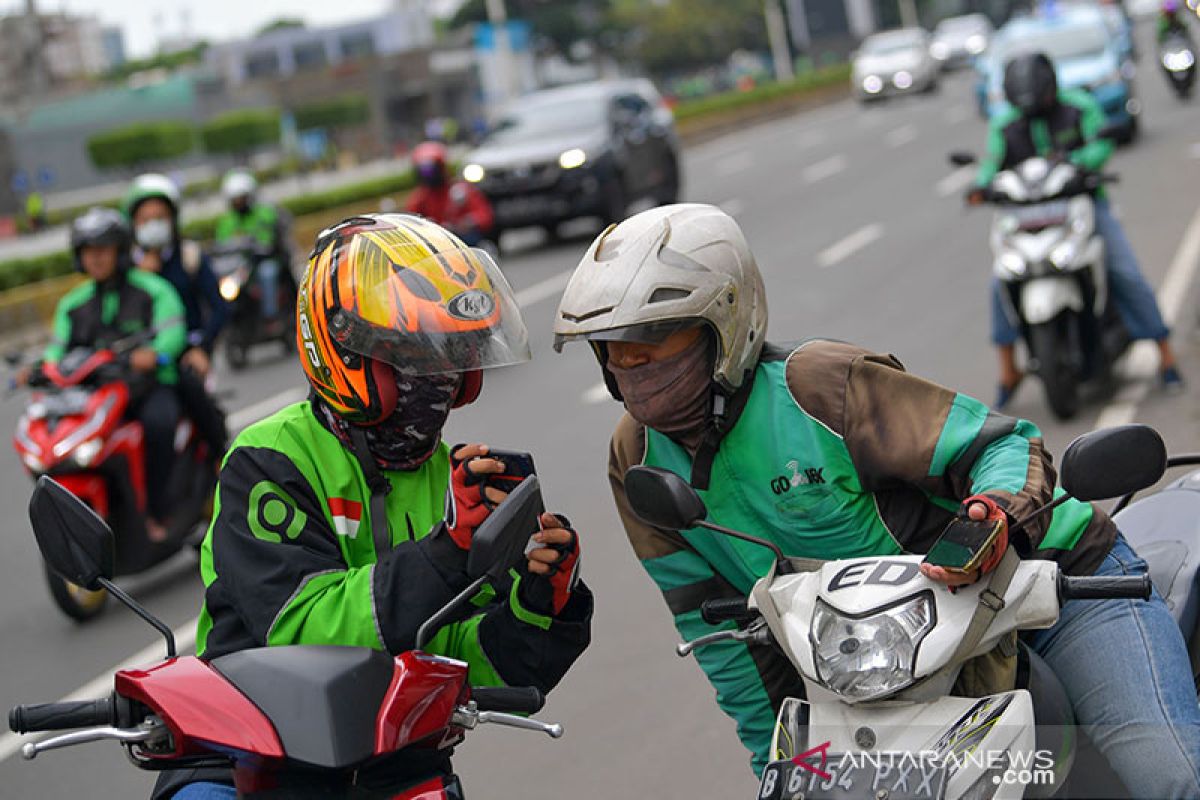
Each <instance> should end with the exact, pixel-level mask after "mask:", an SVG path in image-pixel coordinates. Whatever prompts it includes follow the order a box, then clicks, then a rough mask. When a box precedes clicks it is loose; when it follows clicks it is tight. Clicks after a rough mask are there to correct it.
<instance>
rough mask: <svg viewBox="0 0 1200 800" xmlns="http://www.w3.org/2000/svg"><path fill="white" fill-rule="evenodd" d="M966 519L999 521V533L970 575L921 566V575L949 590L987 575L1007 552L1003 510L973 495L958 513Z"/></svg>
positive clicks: (964, 502) (983, 497)
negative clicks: (943, 585) (978, 566)
mask: <svg viewBox="0 0 1200 800" xmlns="http://www.w3.org/2000/svg"><path fill="white" fill-rule="evenodd" d="M959 513H960V514H962V515H964V516H965V517H966V518H967V519H969V520H972V521H974V522H982V521H984V520H1000V521H1001V523H1002V524H1001V526H1000V533H999V535H998V536H996V541H995V542H993V543H992V546H991V548H990V549H989V550H988V553H987V555H986V556H984V558H983V563H982V564H981V565H980V568H979V569H977V570H975V571H974V572H970V573H966V574H964V573H961V572H951V571H950V570H948V569H945V568H944V567H935V566H933V565H932V564H921V574H922V575H924V576H925V577H926V578H929V579H930V580H931V581H937V582H938V583H942V584H945V585H946V586H948V587H950V588H951V589H957V588H958V587H960V586H968V585H970V584H972V583H975V581H977V580H979V579H980V578H982V577H983V576H984V575H986V574H987V573H989V572H991V571H992V570H994V569H995V568H996V565H997V564H999V563H1000V559H1001V558H1003V557H1004V553H1005V551H1006V550H1008V515H1007V514H1005V513H1004V509H1002V508H1000V506H998V505H996V502H995V501H994V500H992V499H991V498H989V497H985V496H983V495H975V496H974V497H968V498H967V499H966V500H964V501H963V505H962V509H961V510H960V511H959Z"/></svg>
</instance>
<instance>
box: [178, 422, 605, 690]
mask: <svg viewBox="0 0 1200 800" xmlns="http://www.w3.org/2000/svg"><path fill="white" fill-rule="evenodd" d="M383 475H384V476H385V477H386V478H387V479H388V481H389V482H390V484H391V486H392V489H391V492H390V493H389V494H388V495H387V513H388V523H389V528H390V533H391V542H390V548H389V549H388V550H387V552H384V553H378V552H376V548H375V543H374V541H373V539H372V535H371V519H370V489H369V487H368V484H367V481H366V479H365V478H364V477H363V473H362V469H361V467H360V466H359V464H358V461H357V460H356V459H355V458H354V456H353V455H352V454H351V453H350V452H349V451H347V450H346V448H344V447H343V446H342V444H341V442H340V441H339V440H338V439H337V438H336V437H335V436H334V435H333V434H332V433H330V432H329V431H328V430H327V429H326V428H325V427H324V426H323V425H322V424H321V423H320V422H319V421H318V420H317V418H316V416H315V414H314V413H313V409H312V406H311V405H310V403H309V402H308V401H305V402H302V403H297V404H295V405H292V406H289V407H287V408H284V409H283V410H281V411H279V412H278V413H276V414H275V415H273V416H271V417H269V418H267V419H265V420H263V421H261V422H259V423H257V424H255V425H252V426H251V427H249V428H247V429H246V430H245V431H243V432H242V433H241V435H239V436H238V438H237V440H236V441H235V442H234V444H233V447H232V449H231V450H230V451H229V453H228V454H227V455H226V458H225V463H224V466H223V467H222V469H221V476H220V481H219V483H218V489H217V502H216V507H215V509H214V516H213V521H212V525H211V526H210V528H209V530H208V535H207V536H206V537H205V540H204V545H203V547H202V550H201V558H200V569H201V575H202V577H203V579H204V583H205V586H206V587H207V590H206V592H205V599H204V609H203V611H202V612H201V615H200V623H199V629H198V632H197V637H196V639H197V640H196V652H197V655H200V656H202V657H204V658H215V657H217V656H220V655H223V654H225V653H230V652H233V651H236V650H241V649H244V648H249V647H261V646H263V645H288V644H324V645H346V646H357V647H371V648H375V649H379V650H384V651H387V652H389V653H401V652H404V651H406V650H411V649H412V648H413V645H414V641H415V639H416V633H417V629H418V628H419V627H420V626H421V624H422V623H423V622H424V621H425V620H426V619H428V618H429V617H430V616H432V615H433V613H434V612H435V611H437V610H438V609H439V608H441V607H442V606H443V605H445V604H446V603H447V602H448V601H449V600H450V599H451V598H453V597H454V596H455V595H456V594H458V593H459V592H460V591H462V590H463V589H464V588H466V586H467V584H468V583H470V581H469V580H468V578H467V576H466V574H465V567H466V553H465V551H463V550H461V549H459V548H458V546H457V545H455V544H454V542H453V540H451V538H450V536H449V535H448V534H447V533H446V531H445V527H444V525H442V524H441V523H442V520H443V518H444V516H445V509H446V502H447V491H448V487H449V479H450V460H449V455H448V449H447V447H446V445H445V444H442V445H440V446H439V448H438V451H437V452H436V453H435V454H434V456H433V457H432V458H431V459H430V460H429V461H427V462H426V463H425V464H423V465H422V466H421V467H420V468H418V469H416V470H413V471H393V470H385V471H383ZM534 580H540V578H537V577H529V576H521V575H519V574H517V575H515V577H514V580H513V582H512V583H511V586H504V587H498V588H500V592H501V595H500V596H498V597H497V596H496V594H495V592H494V591H491V592H484V593H483V596H482V597H480V598H477V606H478V607H479V610H478V612H477V613H475V614H474V615H473V616H471V617H470V618H469V619H466V620H465V621H461V622H455V623H451V624H448V625H446V626H445V627H443V628H442V629H441V630H440V631H439V632H438V633H437V634H436V636H435V637H434V638H433V640H432V641H431V642H430V644H429V645H427V646H426V648H425V649H426V650H427V651H428V652H431V653H436V654H439V655H444V656H448V657H451V658H456V659H460V660H462V661H465V662H467V663H468V664H469V666H470V671H469V680H470V681H471V684H472V685H475V686H492V685H513V686H536V687H537V688H539V689H541V690H542V691H544V692H548V691H550V689H552V688H553V687H554V686H555V685H556V684H557V683H558V682H559V680H560V679H561V678H562V676H563V675H564V674H565V673H566V671H567V669H568V668H569V667H570V666H571V664H572V663H573V662H574V661H575V659H576V658H578V657H579V655H580V654H581V653H582V652H583V650H584V649H585V648H586V647H587V645H588V642H589V638H590V628H591V613H592V597H591V593H590V591H589V590H588V589H587V587H586V586H584V585H583V584H582V583H581V584H579V586H578V588H577V590H576V591H575V592H573V594H572V599H571V601H570V602H569V603H568V604H567V606H566V607H565V608H564V609H563V611H562V613H561V614H559V615H558V616H551V615H550V614H548V613H546V610H545V609H541V608H537V607H535V606H534V604H532V603H529V602H526V592H525V591H523V587H524V586H525V585H527V584H528V582H529V581H534Z"/></svg>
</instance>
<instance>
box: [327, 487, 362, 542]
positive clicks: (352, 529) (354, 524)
mask: <svg viewBox="0 0 1200 800" xmlns="http://www.w3.org/2000/svg"><path fill="white" fill-rule="evenodd" d="M329 514H330V516H332V517H333V529H334V530H335V531H337V533H338V535H339V536H349V537H350V538H351V539H353V538H354V537H355V536H357V535H358V523H359V522H361V521H362V503H356V502H354V501H353V500H346V499H344V498H341V497H331V498H329Z"/></svg>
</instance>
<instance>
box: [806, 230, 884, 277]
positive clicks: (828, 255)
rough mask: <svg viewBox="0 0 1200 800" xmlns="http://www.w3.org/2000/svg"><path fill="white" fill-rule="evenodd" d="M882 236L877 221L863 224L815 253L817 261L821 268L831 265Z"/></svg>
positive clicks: (843, 259)
mask: <svg viewBox="0 0 1200 800" xmlns="http://www.w3.org/2000/svg"><path fill="white" fill-rule="evenodd" d="M881 236H883V226H882V225H880V224H879V223H878V222H875V223H872V224H870V225H864V226H863V227H861V228H859V229H858V230H856V231H855V232H854V233H852V234H850V235H849V236H847V237H846V238H844V239H842V240H841V241H839V242H835V243H834V244H832V245H830V246H829V247H827V248H825V249H824V250H822V251H821V252H820V253H818V254H817V263H818V264H819V265H820V266H821V268H822V269H825V268H827V267H832V266H834V265H835V264H838V263H840V262H842V261H845V260H846V259H847V258H849V257H850V256H852V255H854V254H855V253H857V252H858V251H859V250H862V249H863V248H864V247H866V246H867V245H869V244H871V243H872V242H874V241H876V240H877V239H879V238H880V237H881Z"/></svg>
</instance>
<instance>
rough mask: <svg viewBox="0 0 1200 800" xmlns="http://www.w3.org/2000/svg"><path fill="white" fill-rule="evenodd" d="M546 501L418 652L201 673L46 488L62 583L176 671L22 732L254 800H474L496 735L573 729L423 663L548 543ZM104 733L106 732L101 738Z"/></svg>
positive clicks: (23, 711)
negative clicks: (106, 606) (481, 734)
mask: <svg viewBox="0 0 1200 800" xmlns="http://www.w3.org/2000/svg"><path fill="white" fill-rule="evenodd" d="M540 508H541V493H540V490H539V488H538V483H537V478H536V477H529V478H526V479H525V480H524V481H523V482H522V483H521V484H520V485H519V486H518V487H517V488H516V489H515V490H514V491H513V492H512V493H511V494H510V495H509V497H508V498H507V499H506V500H505V501H504V502H503V503H501V504H500V505H499V506H497V507H496V509H495V510H493V511H492V513H491V515H490V516H489V517H488V519H487V521H486V522H485V523H484V524H483V525H481V526H480V527H479V529H478V530H477V531H476V533H475V535H474V537H473V538H472V544H471V551H470V554H469V556H468V564H467V572H468V574H469V575H470V576H472V577H474V578H475V580H474V581H473V582H472V583H471V585H470V586H468V587H467V588H466V589H464V590H463V591H462V592H461V593H460V594H459V595H458V596H457V597H455V598H454V599H453V600H451V601H450V602H449V603H448V604H447V605H446V606H444V607H443V608H442V609H441V610H439V611H438V612H437V613H436V614H434V615H433V616H432V617H430V619H429V620H427V621H426V622H425V624H424V625H422V627H421V629H420V631H418V633H417V640H416V642H417V647H416V649H415V650H413V651H410V652H406V653H401V654H399V655H397V656H395V657H392V656H389V655H387V654H385V653H382V652H379V651H376V650H370V649H366V648H355V647H323V646H313V645H296V646H285V647H263V648H255V649H251V650H242V651H239V652H236V653H230V654H228V655H224V656H220V657H218V658H214V659H213V660H212V661H202V660H200V659H198V658H195V657H192V656H184V657H177V656H176V654H175V642H174V637H173V636H172V635H171V631H170V629H169V628H167V627H166V626H165V625H164V624H163V623H162V622H160V621H159V620H157V619H156V618H155V617H153V616H152V615H151V614H150V612H149V611H147V610H145V609H144V608H142V607H141V606H140V605H138V604H137V602H136V601H135V600H133V599H132V598H130V597H129V596H128V595H126V594H125V593H124V592H122V591H121V590H120V589H119V588H118V587H116V586H114V585H113V584H112V582H111V580H110V578H111V577H112V567H113V542H112V532H111V531H110V530H109V528H108V526H107V525H105V523H104V521H103V520H102V519H100V518H99V517H98V516H96V514H95V513H93V512H92V511H91V510H90V509H89V508H87V506H85V505H83V504H82V503H81V502H79V500H78V499H77V498H76V497H75V496H74V495H73V494H72V493H71V492H69V491H67V490H66V489H65V488H63V487H62V486H60V485H58V484H56V483H55V482H54V481H53V480H51V479H50V478H48V477H41V478H39V479H38V485H37V488H36V489H35V490H34V493H33V499H32V500H31V502H30V518H31V519H32V521H33V529H34V534H35V536H36V537H37V541H38V547H39V548H40V549H41V552H42V555H43V556H44V558H45V559H46V562H47V563H48V564H49V565H50V567H51V569H53V570H55V571H56V572H57V573H59V574H61V575H62V576H63V577H64V578H65V579H67V580H69V581H71V582H73V583H75V584H77V585H79V586H83V587H86V588H89V589H100V588H104V589H107V590H108V591H109V592H110V593H112V595H113V596H114V597H116V598H117V599H118V600H120V601H121V602H122V603H124V604H125V605H127V606H129V607H130V608H131V609H132V610H133V611H135V612H136V613H137V614H138V615H140V616H141V617H142V618H143V619H145V620H146V621H147V622H149V623H150V624H151V625H153V626H154V627H155V628H157V629H158V630H159V631H160V632H161V633H162V634H163V635H164V637H165V638H166V641H167V659H166V660H165V661H163V662H162V663H160V664H157V665H154V666H150V667H146V668H143V669H128V670H121V671H120V672H118V673H117V674H116V676H115V691H114V692H113V693H112V694H111V695H109V696H108V697H105V698H103V699H100V700H93V701H83V702H73V703H49V704H45V705H34V706H17V707H16V708H13V709H12V710H11V711H10V712H9V718H8V720H9V727H10V728H11V729H12V730H13V731H14V732H16V733H27V732H32V731H51V730H65V729H71V728H84V729H83V730H77V731H73V732H71V733H65V734H61V735H58V736H55V737H53V738H48V739H42V740H40V741H31V742H27V743H26V744H25V745H24V747H23V749H22V753H23V755H24V756H25V758H27V759H32V758H34V757H36V756H37V755H38V754H39V753H41V752H44V751H46V750H53V749H57V748H60V747H67V746H70V745H75V744H81V743H83V742H92V741H98V740H107V739H111V740H114V741H117V742H120V743H121V744H122V745H124V746H125V748H126V749H127V750H128V753H129V757H130V760H131V761H132V762H133V763H134V764H135V765H137V766H138V767H140V768H142V769H147V770H168V769H183V768H197V767H223V768H232V771H233V779H234V783H235V785H236V787H237V791H238V795H239V796H240V797H288V798H307V797H372V798H375V797H378V798H393V800H462V797H463V794H462V788H461V786H460V784H459V781H458V778H457V777H456V776H455V775H454V774H453V773H452V771H451V770H450V769H449V754H450V752H451V750H452V748H453V747H454V745H456V744H458V743H459V742H461V741H462V740H463V738H464V735H465V732H466V731H468V730H471V729H473V728H475V727H476V726H477V725H480V724H484V723H494V724H500V725H508V726H511V727H515V728H524V729H527V730H533V731H541V732H543V733H546V734H549V735H550V736H552V737H554V738H558V737H559V736H561V735H562V727H561V726H559V725H548V724H545V723H542V722H538V721H536V720H533V719H529V718H526V717H521V716H515V714H518V713H526V714H527V713H534V712H536V711H538V710H539V709H540V708H541V707H542V703H543V697H542V694H541V692H539V691H538V690H537V689H534V688H507V687H471V686H470V685H469V684H468V683H467V665H466V664H465V663H462V662H460V661H456V660H453V659H449V658H443V657H440V656H435V655H429V654H427V653H423V652H421V648H422V647H423V646H424V644H425V643H427V642H428V641H429V639H430V638H431V637H432V636H433V634H435V633H436V632H437V631H438V630H439V629H440V628H441V627H442V626H443V625H444V624H446V623H447V622H450V621H453V620H454V619H456V618H458V617H459V615H460V614H464V613H467V614H469V613H471V609H472V608H473V606H472V604H471V599H472V598H473V597H474V596H475V595H476V593H477V592H478V591H479V589H480V588H481V587H482V586H483V585H484V584H485V583H491V584H492V585H493V586H495V585H498V583H497V581H501V580H502V579H503V577H504V576H505V575H506V574H507V570H508V568H509V567H510V566H512V565H514V564H516V563H517V562H518V561H519V560H520V559H521V558H522V557H523V552H524V548H525V545H526V543H527V542H528V540H529V536H530V535H531V533H532V532H534V531H536V530H537V515H538V511H539V509H540ZM87 726H95V727H87Z"/></svg>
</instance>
